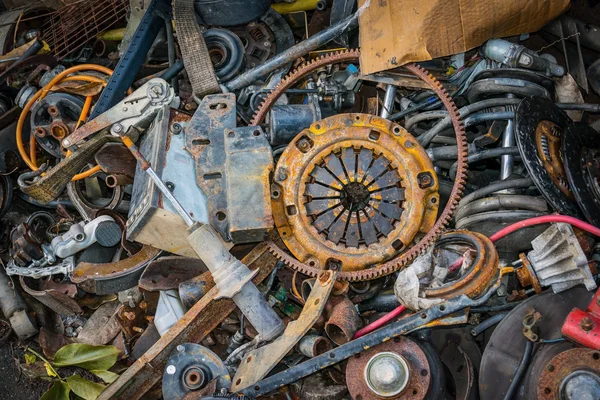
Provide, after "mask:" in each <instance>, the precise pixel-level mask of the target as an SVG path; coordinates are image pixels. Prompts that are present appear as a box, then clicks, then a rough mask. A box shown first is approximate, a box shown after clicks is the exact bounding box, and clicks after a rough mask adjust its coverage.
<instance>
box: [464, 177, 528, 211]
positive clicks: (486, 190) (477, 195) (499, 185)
mask: <svg viewBox="0 0 600 400" xmlns="http://www.w3.org/2000/svg"><path fill="white" fill-rule="evenodd" d="M531 185H533V181H532V180H531V179H530V178H523V179H510V180H504V181H498V182H494V183H492V184H491V185H488V186H486V187H483V188H481V189H478V190H476V191H474V192H472V193H469V194H468V195H466V196H465V197H463V199H462V200H461V201H460V203H459V205H458V206H459V207H464V206H465V205H467V204H469V203H470V202H472V201H473V200H477V199H481V198H482V197H485V196H487V195H488V194H491V193H494V192H499V191H500V190H506V189H517V188H527V187H529V186H531Z"/></svg>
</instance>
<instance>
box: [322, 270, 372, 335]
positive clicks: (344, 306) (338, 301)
mask: <svg viewBox="0 0 600 400" xmlns="http://www.w3.org/2000/svg"><path fill="white" fill-rule="evenodd" d="M317 279H318V278H317ZM326 311H327V322H325V333H326V334H327V337H328V338H329V339H330V340H331V341H332V342H333V343H335V344H336V345H338V346H341V345H342V344H344V343H348V342H349V341H351V340H352V339H354V336H355V335H356V331H357V330H358V328H360V324H361V322H360V317H359V315H358V312H357V311H356V307H355V305H354V304H353V303H352V301H350V299H348V297H346V296H335V297H332V298H331V299H330V300H329V303H328V304H327V309H326Z"/></svg>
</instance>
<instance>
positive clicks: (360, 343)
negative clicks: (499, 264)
mask: <svg viewBox="0 0 600 400" xmlns="http://www.w3.org/2000/svg"><path fill="white" fill-rule="evenodd" d="M512 270H513V269H512V268H504V269H501V270H500V277H499V278H498V280H497V281H496V283H495V284H494V286H492V287H491V288H490V289H489V290H488V291H487V292H486V293H485V294H484V295H483V296H481V297H480V298H479V299H476V300H473V299H470V298H469V297H467V296H465V295H461V296H458V297H455V298H453V299H450V300H448V301H447V302H446V303H444V305H443V306H433V307H431V308H428V309H426V310H423V311H422V312H421V313H419V314H414V315H411V316H408V317H405V318H402V319H401V320H400V321H397V322H394V323H392V324H390V325H386V326H385V327H383V328H381V329H379V330H377V331H375V332H372V333H369V334H368V335H365V336H363V337H361V338H358V339H356V340H353V341H351V342H349V343H346V344H344V345H342V346H339V347H337V348H335V349H333V350H330V351H328V352H326V353H323V354H322V355H320V356H317V357H314V358H311V359H310V360H308V361H305V362H303V363H300V364H298V365H296V366H294V367H291V368H289V369H287V370H285V371H282V372H280V373H278V374H275V375H272V376H270V377H268V378H266V379H263V380H262V381H259V382H257V383H256V384H255V385H254V387H251V388H247V389H244V390H242V391H240V392H238V394H244V395H248V396H260V395H262V394H265V393H269V392H271V391H273V390H275V389H277V388H279V387H281V386H283V385H286V384H288V383H291V382H294V381H297V380H298V379H301V378H304V377H306V376H308V375H310V374H313V373H315V372H317V371H320V370H322V369H324V368H327V367H330V366H332V365H335V364H337V363H339V362H341V361H344V360H345V359H347V358H349V357H352V356H353V355H355V354H358V353H360V352H361V351H363V350H364V348H365V346H367V347H371V346H375V345H377V344H380V343H382V342H385V341H388V340H390V339H393V338H394V337H398V336H400V335H402V334H403V333H406V332H408V331H412V330H414V329H418V328H419V327H421V326H423V325H424V324H427V323H429V322H431V321H433V320H436V319H438V318H441V317H444V316H446V315H450V314H452V313H454V312H456V311H459V310H462V309H464V308H465V307H469V306H476V305H478V304H483V303H485V302H486V301H487V300H488V299H489V298H490V297H491V295H492V293H493V292H495V290H496V289H497V288H498V287H499V285H500V281H501V279H502V278H501V277H502V276H503V275H504V274H505V273H508V272H510V271H512ZM440 307H441V308H440Z"/></svg>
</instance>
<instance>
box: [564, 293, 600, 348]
mask: <svg viewBox="0 0 600 400" xmlns="http://www.w3.org/2000/svg"><path fill="white" fill-rule="evenodd" d="M598 298H600V292H596V294H595V295H594V297H593V298H592V301H590V304H589V305H588V307H587V309H586V310H585V311H582V310H581V309H579V308H573V310H572V311H571V312H570V313H569V315H567V318H566V320H565V323H564V324H563V326H562V329H561V333H562V335H563V336H564V337H566V338H568V339H569V340H571V341H573V342H575V343H578V344H580V345H582V346H585V347H588V348H590V349H594V350H600V340H598V331H599V330H600V318H599V317H600V313H599V311H600V300H598Z"/></svg>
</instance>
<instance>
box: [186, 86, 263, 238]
mask: <svg viewBox="0 0 600 400" xmlns="http://www.w3.org/2000/svg"><path fill="white" fill-rule="evenodd" d="M235 110H236V106H235V96H233V95H232V94H219V95H212V96H206V97H205V98H204V99H203V100H202V102H201V103H200V104H199V106H198V109H197V110H196V112H195V113H194V116H193V117H192V119H191V121H190V125H189V127H188V129H187V131H186V137H185V140H186V149H187V150H188V151H189V152H190V153H191V154H192V156H193V157H194V159H195V161H196V163H195V165H196V177H197V183H198V185H199V186H200V187H201V188H202V190H203V192H204V193H206V194H207V197H208V211H209V221H210V224H211V225H212V226H213V227H214V228H215V229H216V230H217V231H218V232H219V233H220V234H221V236H222V237H223V239H224V240H227V241H229V240H231V241H233V242H234V243H248V242H256V241H260V240H263V239H264V237H265V235H266V233H267V232H268V231H269V230H270V229H271V228H272V226H273V222H272V217H271V201H270V192H269V190H268V181H269V175H270V172H271V171H272V169H273V158H272V151H271V147H270V146H269V143H268V141H267V139H266V137H265V135H264V133H263V132H262V131H261V129H260V128H258V127H243V128H236V127H235V125H236V124H235V116H236V112H235ZM248 202H250V203H252V204H253V206H252V208H248V207H247V204H248Z"/></svg>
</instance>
